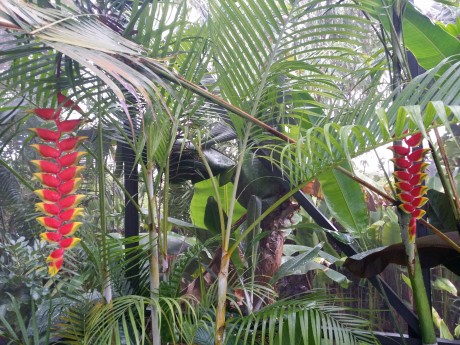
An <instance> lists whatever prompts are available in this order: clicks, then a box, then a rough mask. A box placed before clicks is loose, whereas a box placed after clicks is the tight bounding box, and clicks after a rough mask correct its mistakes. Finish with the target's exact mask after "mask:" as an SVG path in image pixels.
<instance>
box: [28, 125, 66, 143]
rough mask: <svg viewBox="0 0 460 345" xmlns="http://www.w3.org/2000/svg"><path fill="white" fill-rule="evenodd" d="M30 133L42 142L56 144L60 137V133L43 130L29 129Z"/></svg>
mask: <svg viewBox="0 0 460 345" xmlns="http://www.w3.org/2000/svg"><path fill="white" fill-rule="evenodd" d="M29 130H30V131H32V132H34V133H35V134H36V135H37V136H38V137H39V138H40V139H41V140H43V141H52V142H56V141H58V140H59V138H60V137H61V133H59V132H55V131H52V130H50V129H45V128H29Z"/></svg>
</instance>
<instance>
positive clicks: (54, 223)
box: [37, 217, 62, 230]
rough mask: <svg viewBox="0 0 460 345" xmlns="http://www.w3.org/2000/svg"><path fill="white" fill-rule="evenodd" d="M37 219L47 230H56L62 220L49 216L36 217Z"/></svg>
mask: <svg viewBox="0 0 460 345" xmlns="http://www.w3.org/2000/svg"><path fill="white" fill-rule="evenodd" d="M37 221H38V222H39V223H40V224H41V225H42V226H44V227H45V229H47V230H57V229H59V227H60V226H61V225H62V222H61V221H60V220H58V219H56V218H51V217H37Z"/></svg>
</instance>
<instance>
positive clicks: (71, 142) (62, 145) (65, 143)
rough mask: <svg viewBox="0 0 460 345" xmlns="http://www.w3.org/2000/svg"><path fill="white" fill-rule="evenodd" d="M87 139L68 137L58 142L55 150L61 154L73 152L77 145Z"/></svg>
mask: <svg viewBox="0 0 460 345" xmlns="http://www.w3.org/2000/svg"><path fill="white" fill-rule="evenodd" d="M86 139H88V137H84V136H80V137H70V138H66V139H64V140H61V141H58V142H57V143H56V146H57V148H58V149H59V151H61V152H66V151H72V150H75V148H76V147H77V146H78V144H79V143H80V142H81V141H83V140H86Z"/></svg>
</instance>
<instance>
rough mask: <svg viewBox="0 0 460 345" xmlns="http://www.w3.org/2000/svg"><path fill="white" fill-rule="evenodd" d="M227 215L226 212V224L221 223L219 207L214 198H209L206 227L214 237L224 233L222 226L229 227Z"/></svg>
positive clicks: (205, 214) (205, 220)
mask: <svg viewBox="0 0 460 345" xmlns="http://www.w3.org/2000/svg"><path fill="white" fill-rule="evenodd" d="M227 220H228V217H227V214H226V213H225V212H224V224H221V223H220V219H219V205H218V204H217V201H216V199H214V197H213V196H210V197H208V201H207V202H206V208H205V209H204V225H206V229H208V230H211V231H212V232H213V234H214V235H218V234H220V233H221V231H222V226H224V227H225V226H227Z"/></svg>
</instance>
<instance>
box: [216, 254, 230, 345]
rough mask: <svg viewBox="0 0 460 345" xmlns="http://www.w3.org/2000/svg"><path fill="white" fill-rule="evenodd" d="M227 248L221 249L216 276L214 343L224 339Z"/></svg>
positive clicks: (221, 342)
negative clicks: (220, 258) (218, 269)
mask: <svg viewBox="0 0 460 345" xmlns="http://www.w3.org/2000/svg"><path fill="white" fill-rule="evenodd" d="M227 249H228V248H227ZM227 249H222V261H221V266H220V272H219V275H218V277H217V287H218V288H217V291H218V301H217V311H216V337H215V344H216V345H221V344H223V343H224V340H225V306H226V300H227V285H228V267H229V265H230V256H229V255H228V252H227Z"/></svg>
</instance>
